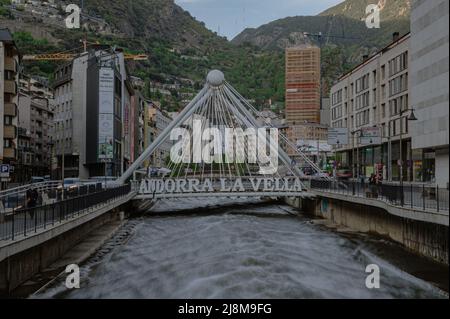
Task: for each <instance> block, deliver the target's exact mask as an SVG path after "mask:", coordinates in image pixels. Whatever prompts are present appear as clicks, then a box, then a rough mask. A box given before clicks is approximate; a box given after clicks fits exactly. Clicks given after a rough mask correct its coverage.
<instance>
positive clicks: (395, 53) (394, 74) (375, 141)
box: [330, 33, 417, 181]
mask: <svg viewBox="0 0 450 319" xmlns="http://www.w3.org/2000/svg"><path fill="white" fill-rule="evenodd" d="M409 44H410V34H406V35H404V36H402V37H399V35H398V33H394V38H393V42H392V43H391V44H389V45H388V46H387V47H385V48H383V49H382V50H380V51H379V52H377V53H376V54H374V55H373V56H372V57H366V58H365V60H364V61H363V62H362V63H361V64H360V65H358V66H357V67H355V68H354V69H353V70H352V71H350V72H348V73H347V74H345V75H344V76H342V77H341V78H340V79H339V81H338V82H337V83H336V84H335V85H334V86H333V87H332V89H331V93H330V97H331V126H332V127H335V128H348V131H349V133H350V145H346V146H342V147H340V148H338V149H337V152H338V154H339V157H340V164H341V165H342V166H344V167H345V166H347V167H349V168H350V167H354V168H355V173H356V174H358V172H359V174H363V175H365V176H368V175H370V174H372V173H376V172H378V173H380V174H383V176H384V178H385V179H387V180H393V181H399V180H400V175H401V174H400V167H401V166H403V178H404V180H408V181H412V180H415V179H416V178H415V176H416V175H417V174H416V172H414V171H413V167H414V165H413V164H412V162H411V160H412V147H411V134H410V122H409V121H408V118H409V117H410V115H411V105H410V102H409V91H408V84H409V80H408V77H409V74H408V68H409V53H408V51H409ZM374 128H378V130H379V134H377V135H379V137H378V138H377V137H376V136H375V138H372V139H360V135H361V133H362V131H365V130H372V132H374V131H373V129H374ZM375 132H376V130H375ZM372 134H374V133H372ZM400 140H402V143H400ZM361 142H362V143H365V144H361ZM370 143H371V144H370ZM400 145H401V147H400ZM400 158H403V165H400V164H401V161H400ZM358 168H359V169H358Z"/></svg>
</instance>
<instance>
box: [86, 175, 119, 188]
mask: <svg viewBox="0 0 450 319" xmlns="http://www.w3.org/2000/svg"><path fill="white" fill-rule="evenodd" d="M116 180H117V178H116V177H114V176H106V177H105V176H94V177H91V178H90V179H89V181H91V182H93V183H101V184H102V188H103V189H106V188H111V187H112V186H113V185H115V182H116Z"/></svg>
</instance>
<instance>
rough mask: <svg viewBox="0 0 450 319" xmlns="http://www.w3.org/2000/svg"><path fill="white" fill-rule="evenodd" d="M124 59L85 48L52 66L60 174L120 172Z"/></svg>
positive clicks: (121, 161) (56, 145)
mask: <svg viewBox="0 0 450 319" xmlns="http://www.w3.org/2000/svg"><path fill="white" fill-rule="evenodd" d="M124 65H125V63H124V56H123V53H121V52H109V51H108V52H107V51H89V52H85V53H83V54H81V55H80V56H79V57H77V58H75V59H74V60H73V61H71V62H70V63H67V64H65V65H62V66H60V67H59V68H58V69H57V71H56V72H55V85H54V89H55V133H56V134H55V137H56V143H55V150H56V154H57V156H58V165H59V169H58V171H61V169H62V165H63V164H64V176H65V177H80V178H89V177H93V176H104V175H105V173H106V174H107V176H120V174H121V173H122V170H123V166H124V165H123V160H124V159H123V127H122V126H123V119H124V109H125V100H126V99H125V90H126V86H125V81H126V73H127V72H126V69H125V67H124ZM63 159H64V160H63Z"/></svg>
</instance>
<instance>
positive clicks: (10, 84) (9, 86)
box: [5, 80, 17, 95]
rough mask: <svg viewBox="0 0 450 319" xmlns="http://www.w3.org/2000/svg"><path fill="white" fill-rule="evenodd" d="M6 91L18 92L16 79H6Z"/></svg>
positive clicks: (14, 93)
mask: <svg viewBox="0 0 450 319" xmlns="http://www.w3.org/2000/svg"><path fill="white" fill-rule="evenodd" d="M5 93H9V94H13V95H16V94H17V83H16V82H15V81H11V80H6V81H5Z"/></svg>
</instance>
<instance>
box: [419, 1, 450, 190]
mask: <svg viewBox="0 0 450 319" xmlns="http://www.w3.org/2000/svg"><path fill="white" fill-rule="evenodd" d="M410 60H411V63H410V86H411V90H410V91H411V93H410V95H411V97H410V103H411V105H412V107H413V108H414V109H415V114H416V116H417V119H418V120H417V121H416V122H414V123H412V125H411V134H412V148H413V150H412V154H413V162H414V166H415V172H416V173H417V174H418V175H417V176H415V178H416V180H423V181H432V182H435V183H436V184H437V185H439V187H443V188H447V189H448V186H449V185H448V183H449V87H448V79H449V2H448V1H447V0H427V1H417V0H416V1H413V2H412V12H411V44H410Z"/></svg>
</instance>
